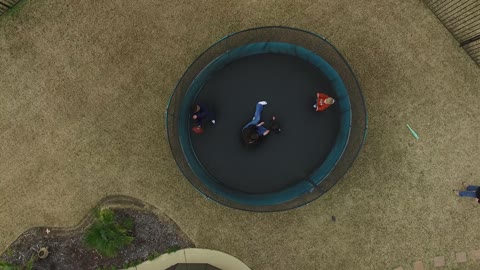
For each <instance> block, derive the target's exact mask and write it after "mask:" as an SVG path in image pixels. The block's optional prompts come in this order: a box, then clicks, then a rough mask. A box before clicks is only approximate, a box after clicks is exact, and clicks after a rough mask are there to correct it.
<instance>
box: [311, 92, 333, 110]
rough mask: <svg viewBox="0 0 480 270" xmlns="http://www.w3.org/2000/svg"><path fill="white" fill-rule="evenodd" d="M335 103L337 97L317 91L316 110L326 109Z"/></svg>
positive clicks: (314, 106)
mask: <svg viewBox="0 0 480 270" xmlns="http://www.w3.org/2000/svg"><path fill="white" fill-rule="evenodd" d="M333 103H335V99H333V98H331V97H329V96H327V95H326V94H323V93H317V103H316V104H315V105H313V108H315V111H317V112H321V111H325V110H326V109H327V108H328V107H330V105H332V104H333Z"/></svg>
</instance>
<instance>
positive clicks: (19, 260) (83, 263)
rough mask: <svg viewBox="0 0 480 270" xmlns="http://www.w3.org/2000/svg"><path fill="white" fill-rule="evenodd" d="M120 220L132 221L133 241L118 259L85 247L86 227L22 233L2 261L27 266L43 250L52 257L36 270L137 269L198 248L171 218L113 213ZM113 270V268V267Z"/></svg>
mask: <svg viewBox="0 0 480 270" xmlns="http://www.w3.org/2000/svg"><path fill="white" fill-rule="evenodd" d="M113 210H114V212H115V214H116V216H117V217H119V218H120V219H125V218H128V217H130V218H132V219H133V220H134V227H133V230H132V235H133V236H134V240H133V242H132V243H131V245H129V246H128V247H126V248H124V249H122V250H121V251H120V252H119V253H118V254H117V255H116V256H115V257H106V256H102V255H101V254H99V253H98V252H96V251H95V250H92V249H91V248H89V247H87V246H86V245H85V243H84V235H85V234H84V233H85V229H86V226H84V227H83V228H77V229H75V230H70V231H69V232H65V231H62V230H60V229H59V230H55V229H52V228H49V229H48V230H50V231H49V233H47V228H46V227H38V228H32V229H30V230H28V231H26V232H25V233H23V234H22V235H21V236H20V237H19V238H18V239H17V240H16V241H15V242H14V243H13V244H12V245H11V246H10V247H9V248H8V249H7V251H6V252H4V253H3V254H2V255H1V256H0V260H3V261H6V262H9V263H13V264H17V265H25V263H26V262H27V261H28V260H29V259H30V258H31V257H32V256H34V255H36V254H37V251H38V250H40V249H41V248H42V247H48V251H49V252H50V254H49V255H48V257H47V258H45V259H36V260H35V263H34V267H33V269H39V270H40V269H48V270H61V269H66V270H67V269H68V270H72V269H82V270H83V269H85V270H87V269H88V270H89V269H117V268H126V267H128V266H133V265H137V264H139V263H141V262H143V261H146V260H148V259H152V258H153V257H157V256H159V255H160V254H162V253H166V252H170V251H172V250H176V249H183V248H190V247H195V245H194V244H193V242H192V241H191V240H190V239H189V238H188V237H187V236H186V235H185V234H184V233H183V232H182V231H181V230H180V229H179V228H178V226H177V225H176V224H175V223H174V222H173V221H172V220H170V219H169V218H166V217H160V216H157V215H156V214H154V213H151V212H148V211H144V210H136V209H113ZM112 266H113V267H112Z"/></svg>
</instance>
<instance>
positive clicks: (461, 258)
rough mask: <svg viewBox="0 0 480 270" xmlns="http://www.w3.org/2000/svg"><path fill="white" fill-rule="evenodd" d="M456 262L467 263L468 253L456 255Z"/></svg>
mask: <svg viewBox="0 0 480 270" xmlns="http://www.w3.org/2000/svg"><path fill="white" fill-rule="evenodd" d="M455 261H456V262H457V263H464V262H467V253H466V252H457V253H455Z"/></svg>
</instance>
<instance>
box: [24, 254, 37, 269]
mask: <svg viewBox="0 0 480 270" xmlns="http://www.w3.org/2000/svg"><path fill="white" fill-rule="evenodd" d="M35 259H36V257H35V255H32V257H30V260H28V261H27V263H26V264H25V270H32V269H33V263H34V262H35Z"/></svg>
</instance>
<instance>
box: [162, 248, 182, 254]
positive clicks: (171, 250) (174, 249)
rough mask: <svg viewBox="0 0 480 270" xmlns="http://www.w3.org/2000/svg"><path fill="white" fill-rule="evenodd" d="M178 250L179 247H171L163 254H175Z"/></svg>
mask: <svg viewBox="0 0 480 270" xmlns="http://www.w3.org/2000/svg"><path fill="white" fill-rule="evenodd" d="M178 250H180V247H179V246H172V247H169V248H167V249H166V250H165V253H168V254H170V253H173V252H176V251H178Z"/></svg>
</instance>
